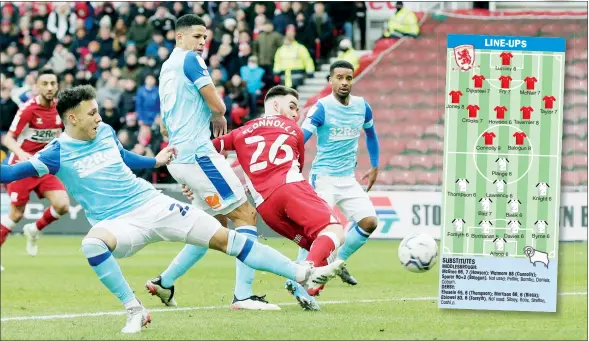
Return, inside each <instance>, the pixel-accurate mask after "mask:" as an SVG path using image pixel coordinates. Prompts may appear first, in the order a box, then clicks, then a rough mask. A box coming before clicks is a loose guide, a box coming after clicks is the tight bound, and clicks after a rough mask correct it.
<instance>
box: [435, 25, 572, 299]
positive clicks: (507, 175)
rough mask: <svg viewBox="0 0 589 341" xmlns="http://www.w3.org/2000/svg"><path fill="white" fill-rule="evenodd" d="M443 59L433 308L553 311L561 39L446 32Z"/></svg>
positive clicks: (555, 275)
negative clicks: (436, 278) (436, 275)
mask: <svg viewBox="0 0 589 341" xmlns="http://www.w3.org/2000/svg"><path fill="white" fill-rule="evenodd" d="M446 57H447V58H446V101H445V104H444V111H445V134H444V167H443V179H444V181H443V193H442V196H443V199H442V200H443V217H442V219H443V229H442V236H441V254H442V260H441V266H440V301H439V302H440V303H439V306H440V307H441V308H456V309H488V310H521V311H556V294H557V293H556V280H557V265H558V226H559V207H560V169H561V148H562V124H563V98H564V72H565V69H564V66H565V65H564V63H565V39H562V38H537V37H517V36H479V35H448V49H447V56H446ZM485 288H487V289H488V290H484V289H485ZM471 292H472V294H471Z"/></svg>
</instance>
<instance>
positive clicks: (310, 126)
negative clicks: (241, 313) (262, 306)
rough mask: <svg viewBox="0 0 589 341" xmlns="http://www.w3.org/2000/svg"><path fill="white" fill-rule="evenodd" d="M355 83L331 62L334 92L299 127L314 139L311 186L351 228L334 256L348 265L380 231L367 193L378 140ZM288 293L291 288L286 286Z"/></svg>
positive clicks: (342, 65)
mask: <svg viewBox="0 0 589 341" xmlns="http://www.w3.org/2000/svg"><path fill="white" fill-rule="evenodd" d="M353 80H354V67H353V66H352V64H350V63H349V62H346V61H342V60H339V61H336V62H334V63H333V64H332V65H331V67H330V78H329V83H330V84H331V85H332V90H333V92H332V93H331V94H330V95H329V96H327V97H324V98H321V99H320V100H319V101H318V102H317V103H316V104H315V105H314V106H313V107H312V108H311V109H310V110H309V112H308V114H307V117H306V118H305V120H304V122H303V126H302V129H303V132H304V134H305V142H307V141H308V140H309V139H310V138H311V136H312V135H313V134H315V133H317V155H316V157H315V159H314V160H313V165H312V167H311V172H310V175H309V181H310V182H311V185H312V186H313V188H315V191H316V192H317V194H319V196H320V197H321V198H322V199H324V200H325V201H326V202H327V203H328V204H329V205H331V207H333V206H334V205H336V204H337V205H338V206H339V207H340V209H341V210H342V212H343V213H344V214H345V215H346V218H347V219H348V220H349V221H352V222H353V225H352V227H351V228H350V229H349V231H348V233H347V235H346V241H345V243H344V244H343V245H342V246H341V247H340V248H339V250H338V253H337V258H339V259H343V260H347V259H348V258H349V257H350V256H351V255H352V254H353V253H354V252H356V251H357V250H358V249H359V248H360V247H361V246H362V245H364V244H365V243H366V241H367V240H368V238H369V237H370V234H371V233H372V232H374V230H375V229H376V228H377V227H378V217H377V215H376V210H375V209H374V206H373V205H372V202H371V201H370V198H369V197H368V194H367V193H366V192H368V191H370V189H371V188H372V185H374V182H375V181H376V178H377V176H378V169H379V145H378V137H377V135H376V130H375V129H374V122H373V120H372V109H371V108H370V105H368V102H366V100H365V99H364V98H362V97H357V96H353V95H351V91H352V82H353ZM362 130H364V133H365V134H366V147H367V149H368V153H369V155H370V164H371V166H372V168H371V169H370V170H369V171H368V173H366V174H365V175H364V176H363V177H362V180H364V179H368V188H367V190H366V192H364V190H363V189H362V187H361V186H360V184H359V183H358V181H357V180H356V177H355V175H354V170H355V168H356V164H357V153H358V140H359V138H360V134H361V132H362ZM306 255H307V251H306V250H304V249H300V250H299V257H298V259H305V258H306ZM339 275H340V277H341V278H342V280H343V281H344V282H346V283H348V284H351V285H356V284H357V281H356V279H355V278H354V277H353V276H351V275H350V273H349V272H348V271H347V270H346V269H345V268H344V270H343V271H342V272H341V273H340V274H339ZM289 287H290V288H292V287H293V286H292V285H290V286H289V285H288V283H287V288H289ZM295 287H296V286H295ZM292 293H293V295H295V296H296V295H297V293H295V292H292Z"/></svg>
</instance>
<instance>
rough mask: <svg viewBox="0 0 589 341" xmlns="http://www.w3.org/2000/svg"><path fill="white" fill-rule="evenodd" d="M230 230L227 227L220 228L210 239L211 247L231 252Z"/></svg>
mask: <svg viewBox="0 0 589 341" xmlns="http://www.w3.org/2000/svg"><path fill="white" fill-rule="evenodd" d="M229 232H230V230H229V229H227V228H225V227H221V228H219V229H218V230H217V232H215V234H214V235H213V237H211V239H210V240H209V248H210V249H213V250H217V251H221V252H225V253H228V254H229V252H230V250H229V245H228V244H229V237H230V236H229Z"/></svg>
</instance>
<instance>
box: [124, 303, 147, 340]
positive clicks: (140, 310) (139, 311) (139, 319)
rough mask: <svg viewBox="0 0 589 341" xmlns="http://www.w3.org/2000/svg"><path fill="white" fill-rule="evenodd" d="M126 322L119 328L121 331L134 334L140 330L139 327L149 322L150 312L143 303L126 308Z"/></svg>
mask: <svg viewBox="0 0 589 341" xmlns="http://www.w3.org/2000/svg"><path fill="white" fill-rule="evenodd" d="M127 314H128V315H127V323H126V324H125V327H124V328H123V329H121V333H125V334H135V333H139V332H140V331H141V327H145V326H147V324H148V323H151V314H150V313H149V311H148V310H147V309H145V307H144V306H143V305H140V306H136V307H131V308H128V309H127Z"/></svg>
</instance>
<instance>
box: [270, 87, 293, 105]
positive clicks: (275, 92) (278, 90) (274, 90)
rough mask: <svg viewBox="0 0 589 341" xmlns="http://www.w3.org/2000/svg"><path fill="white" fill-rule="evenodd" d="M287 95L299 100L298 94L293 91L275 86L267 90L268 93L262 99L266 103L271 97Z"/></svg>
mask: <svg viewBox="0 0 589 341" xmlns="http://www.w3.org/2000/svg"><path fill="white" fill-rule="evenodd" d="M288 95H293V96H294V97H295V98H296V99H299V93H298V92H297V91H296V90H295V89H293V88H289V87H286V86H284V85H277V86H275V87H273V88H271V89H270V90H268V93H266V98H264V103H266V102H267V101H268V100H269V99H271V98H272V97H279V96H288Z"/></svg>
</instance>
